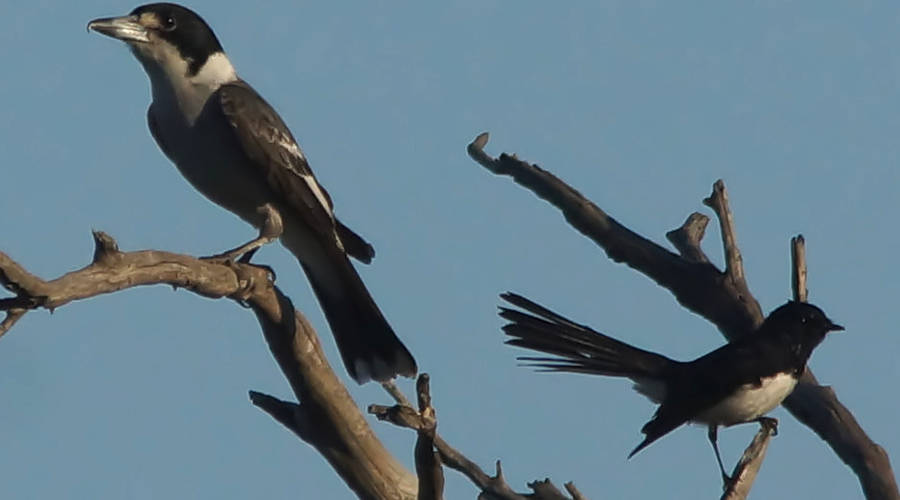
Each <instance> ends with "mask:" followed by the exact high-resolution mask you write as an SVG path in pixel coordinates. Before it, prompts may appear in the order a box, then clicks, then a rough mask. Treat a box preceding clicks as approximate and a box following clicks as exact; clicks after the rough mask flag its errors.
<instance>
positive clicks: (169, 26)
mask: <svg viewBox="0 0 900 500" xmlns="http://www.w3.org/2000/svg"><path fill="white" fill-rule="evenodd" d="M162 29H163V30H165V31H172V30H174V29H175V18H174V17H172V16H166V17H165V18H164V19H163V22H162Z"/></svg>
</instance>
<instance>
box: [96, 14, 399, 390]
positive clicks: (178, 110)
mask: <svg viewBox="0 0 900 500" xmlns="http://www.w3.org/2000/svg"><path fill="white" fill-rule="evenodd" d="M88 29H89V30H93V31H96V32H98V33H101V34H104V35H107V36H110V37H112V38H116V39H118V40H121V41H123V42H125V43H126V44H127V45H128V47H129V48H130V49H131V53H132V54H134V56H135V57H136V58H137V60H138V61H139V62H140V63H141V65H142V66H143V68H144V71H145V72H146V73H147V76H148V77H149V78H150V90H151V93H152V98H153V101H152V102H151V104H150V108H149V109H148V110H147V122H148V123H149V126H150V132H151V134H152V135H153V138H154V139H156V143H157V144H158V145H159V148H160V149H161V150H162V151H163V153H165V155H166V156H167V157H168V158H169V159H170V160H171V161H172V163H174V164H175V166H176V167H177V168H178V170H179V171H180V172H181V174H182V175H183V176H184V177H185V178H186V179H187V180H188V182H190V183H191V185H193V186H194V187H195V188H196V189H197V190H198V191H200V192H201V193H202V194H203V195H204V196H206V197H207V198H208V199H210V200H211V201H212V202H214V203H216V204H218V205H219V206H221V207H223V208H225V209H227V210H229V211H230V212H232V213H234V214H235V215H237V216H238V217H240V218H241V219H243V220H244V221H246V222H248V223H250V224H252V225H254V226H256V227H261V226H262V225H263V223H264V222H265V216H264V214H263V212H261V211H260V210H259V209H260V208H261V207H262V206H264V205H267V204H268V206H269V207H273V208H275V209H276V210H277V211H278V213H279V215H280V216H281V219H282V220H283V224H284V232H283V234H282V236H281V241H282V243H283V244H284V245H285V246H286V247H287V248H288V250H290V251H291V252H292V253H293V254H294V255H295V256H296V257H297V259H298V260H299V261H300V265H301V266H302V267H303V270H304V271H305V272H306V275H307V276H308V278H309V281H310V283H311V285H312V288H313V290H314V292H315V294H316V297H317V298H318V300H319V303H320V304H321V305H322V309H323V310H324V312H325V317H326V319H327V320H328V323H329V325H330V326H331V330H332V332H333V334H334V337H335V341H336V342H337V345H338V348H339V350H340V352H341V357H342V358H343V360H344V365H345V366H346V367H347V370H348V371H349V372H350V375H351V376H352V377H353V378H354V379H355V380H356V381H357V382H359V383H363V382H366V381H368V380H371V379H375V380H379V381H384V380H388V379H390V378H393V377H394V376H396V375H404V376H414V375H415V374H416V371H417V369H416V362H415V360H414V359H413V357H412V355H411V354H410V353H409V351H408V350H407V349H406V347H405V346H404V345H403V343H402V342H401V341H400V340H399V339H398V338H397V336H396V335H395V334H394V331H393V329H392V328H391V326H390V325H389V324H388V322H387V320H385V318H384V316H383V315H382V313H381V311H380V310H379V308H378V306H377V305H376V304H375V301H374V300H373V299H372V297H371V295H370V294H369V292H368V290H367V289H366V286H365V285H364V284H363V282H362V280H361V279H360V277H359V275H358V274H357V272H356V270H355V269H354V267H353V265H352V264H351V263H350V260H349V259H348V255H349V256H351V257H354V258H356V259H358V260H360V261H362V262H365V263H369V262H370V261H371V260H372V257H373V256H374V250H373V249H372V246H371V245H369V243H367V242H366V241H365V240H364V239H363V238H362V237H360V236H359V235H358V234H356V233H354V232H353V231H351V230H350V229H349V228H347V226H345V225H344V224H342V223H341V221H340V220H338V218H337V217H336V216H335V214H334V207H333V204H332V201H331V197H330V196H329V195H328V192H327V191H325V188H323V187H322V186H321V185H320V184H319V183H318V181H317V180H316V178H315V176H314V175H313V173H312V171H311V170H310V168H309V165H308V163H307V160H306V157H305V156H304V154H303V151H301V149H300V146H298V145H297V142H296V141H295V140H294V137H293V136H292V135H291V132H290V130H288V128H287V126H286V125H285V124H284V122H283V121H282V120H281V118H280V117H279V116H278V113H276V112H275V110H274V109H272V107H271V106H269V104H268V103H267V102H266V101H265V100H263V98H262V97H260V95H259V94H257V93H256V91H255V90H253V87H251V86H250V85H248V84H247V83H246V82H244V81H243V80H242V79H241V78H239V77H238V75H237V73H236V72H235V69H234V66H232V64H231V61H229V59H228V57H227V56H226V55H225V52H224V51H223V50H222V45H221V44H220V43H219V40H218V38H216V35H215V34H214V33H213V31H212V29H211V28H210V27H209V25H207V24H206V22H205V21H204V20H203V19H202V18H201V17H200V16H198V15H197V14H196V13H194V12H193V11H191V10H189V9H187V8H185V7H182V6H180V5H175V4H171V3H154V4H148V5H143V6H141V7H138V8H136V9H134V10H133V11H132V12H131V14H129V15H127V16H123V17H112V18H103V19H96V20H94V21H91V22H90V23H89V24H88Z"/></svg>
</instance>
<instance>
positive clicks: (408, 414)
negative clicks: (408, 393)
mask: <svg viewBox="0 0 900 500" xmlns="http://www.w3.org/2000/svg"><path fill="white" fill-rule="evenodd" d="M428 380H429V379H428V375H427V374H424V373H423V374H422V375H421V376H420V377H419V380H418V381H417V383H416V393H417V400H418V404H419V411H416V410H414V409H413V408H411V407H410V406H409V405H404V404H396V405H394V406H384V405H375V404H373V405H369V408H368V411H369V413H370V414H372V415H375V417H376V418H378V419H379V420H383V421H386V422H390V423H392V424H394V425H396V426H399V427H404V428H407V429H413V430H415V431H416V432H417V433H419V439H418V440H417V442H416V469H417V471H419V485H420V490H419V492H420V495H422V494H423V487H422V482H423V477H425V478H426V480H427V481H431V479H428V477H429V476H433V475H434V474H435V470H434V469H435V467H437V468H438V469H440V465H439V464H440V462H443V464H444V465H446V466H447V467H450V468H451V469H453V470H456V471H459V472H461V473H462V474H463V475H465V476H466V477H467V478H469V480H470V481H472V483H474V484H475V485H476V486H477V487H478V488H479V489H480V490H481V494H480V495H479V497H478V498H485V499H493V500H526V499H531V500H560V499H562V500H570V499H569V498H568V497H566V496H564V495H563V494H562V493H561V492H560V491H559V489H557V488H556V487H555V486H553V485H552V483H550V481H549V480H543V481H535V482H532V483H529V484H528V487H529V488H531V489H532V491H533V492H532V493H516V492H515V491H514V490H513V489H512V488H511V487H510V486H509V484H507V482H506V479H504V477H503V468H502V467H501V465H500V461H499V460H498V461H497V463H496V468H497V471H496V474H495V475H494V476H490V475H488V474H487V473H486V472H484V470H482V469H481V467H480V466H479V465H478V464H476V463H475V462H473V461H471V460H469V459H468V458H466V456H465V455H463V454H462V453H460V452H459V451H458V450H456V449H455V448H453V447H452V446H450V445H449V444H447V442H446V441H444V439H443V438H441V436H439V435H438V434H437V433H436V428H437V419H436V417H435V415H434V408H433V407H432V404H431V393H430V392H429V390H428ZM385 389H387V390H388V393H389V394H391V395H392V396H393V397H394V399H395V400H398V401H399V400H406V397H405V396H403V395H402V393H399V391H398V390H397V389H396V387H393V390H392V389H390V388H389V387H387V386H386V387H385ZM398 394H399V396H398ZM423 435H424V439H426V440H430V441H431V444H432V446H431V447H428V451H432V450H437V455H438V457H437V462H438V463H437V464H435V463H432V462H430V461H429V460H430V458H428V457H427V455H425V453H426V452H425V449H424V448H425V446H426V445H427V442H428V441H425V442H424V443H423ZM420 447H421V448H420ZM419 453H422V454H423V460H422V463H421V465H420V463H419ZM431 455H432V456H434V453H433V451H432V453H431ZM423 471H424V472H425V474H424V476H423ZM569 485H571V483H568V484H567V485H566V489H567V490H568V491H569V492H570V494H572V500H587V499H586V497H584V495H581V493H580V492H578V490H577V489H575V486H574V485H571V489H570V486H569ZM441 486H443V476H441ZM435 490H436V487H434V488H433V487H431V486H427V487H426V488H425V489H424V491H425V492H426V493H425V495H426V496H424V497H423V496H420V498H434V497H431V496H427V495H428V494H431V493H430V492H431V491H435ZM573 492H574V493H573ZM576 495H578V496H576Z"/></svg>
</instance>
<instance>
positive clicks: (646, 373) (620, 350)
mask: <svg viewBox="0 0 900 500" xmlns="http://www.w3.org/2000/svg"><path fill="white" fill-rule="evenodd" d="M500 297H501V298H502V299H503V300H505V301H507V302H509V303H510V304H512V305H514V306H517V307H519V308H520V309H523V310H524V311H527V312H521V311H517V310H515V309H509V308H506V307H500V316H501V317H503V318H504V319H507V320H509V323H508V324H506V325H504V326H503V332H504V333H506V334H507V335H509V336H510V337H512V338H510V339H509V340H507V341H506V343H507V344H510V345H514V346H518V347H524V348H526V349H531V350H534V351H539V352H543V353H546V354H551V355H553V356H555V357H543V356H537V357H535V356H523V357H519V358H518V359H519V360H522V361H526V362H528V364H529V365H530V366H534V367H537V368H539V369H541V371H551V372H573V373H588V374H593V375H608V376H613V377H628V378H632V379H635V378H644V377H646V378H655V377H658V376H659V375H660V374H661V373H663V372H664V371H665V370H666V369H667V368H668V367H669V366H670V365H671V364H672V363H674V361H672V360H671V359H669V358H667V357H665V356H661V355H659V354H656V353H653V352H650V351H645V350H643V349H638V348H637V347H633V346H630V345H628V344H626V343H624V342H620V341H618V340H616V339H614V338H612V337H608V336H606V335H603V334H602V333H599V332H596V331H594V330H592V329H591V328H589V327H587V326H584V325H580V324H578V323H575V322H573V321H571V320H569V319H568V318H565V317H563V316H560V315H559V314H556V313H555V312H553V311H551V310H549V309H547V308H545V307H543V306H541V305H538V304H536V303H534V302H532V301H530V300H528V299H526V298H525V297H522V296H521V295H517V294H514V293H504V294H501V295H500ZM528 313H530V314H528Z"/></svg>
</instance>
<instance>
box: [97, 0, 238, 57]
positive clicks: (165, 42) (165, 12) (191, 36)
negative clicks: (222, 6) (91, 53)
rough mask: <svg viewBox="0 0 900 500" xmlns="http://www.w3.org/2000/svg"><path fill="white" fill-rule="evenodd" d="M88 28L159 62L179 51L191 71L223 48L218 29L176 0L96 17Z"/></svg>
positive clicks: (138, 54)
mask: <svg viewBox="0 0 900 500" xmlns="http://www.w3.org/2000/svg"><path fill="white" fill-rule="evenodd" d="M88 29H89V30H93V31H96V32H98V33H101V34H104V35H107V36H110V37H112V38H116V39H118V40H121V41H123V42H125V43H127V44H128V45H129V46H130V47H131V49H132V51H133V52H134V53H135V55H136V56H137V57H138V59H141V61H142V62H144V63H145V64H146V63H147V62H148V61H150V60H155V61H157V63H160V62H161V60H163V59H165V58H166V57H170V56H168V54H169V53H173V52H174V53H177V54H178V56H179V57H180V58H181V59H182V60H183V61H184V62H185V63H186V67H187V68H188V69H187V72H188V75H192V74H196V73H197V72H198V71H199V69H200V68H202V67H203V65H204V64H205V63H206V61H207V59H209V57H210V56H212V55H213V54H216V53H221V52H222V45H221V44H220V43H219V39H218V38H216V35H215V33H213V30H212V29H211V28H210V27H209V25H208V24H206V21H204V20H203V18H201V17H200V16H199V15H197V13H195V12H194V11H192V10H190V9H188V8H186V7H182V6H181V5H177V4H174V3H151V4H147V5H142V6H140V7H138V8H136V9H134V10H133V11H131V14H129V15H127V16H123V17H107V18H101V19H95V20H93V21H91V22H90V23H88Z"/></svg>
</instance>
